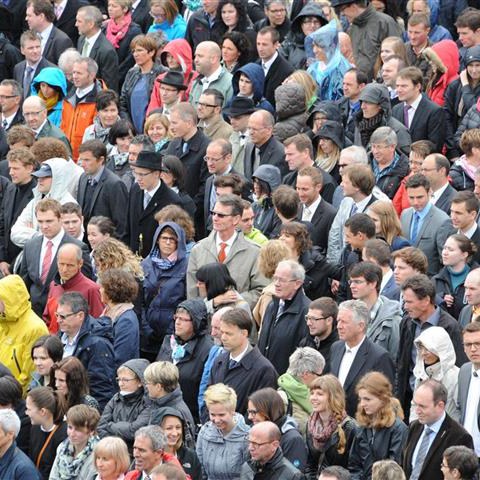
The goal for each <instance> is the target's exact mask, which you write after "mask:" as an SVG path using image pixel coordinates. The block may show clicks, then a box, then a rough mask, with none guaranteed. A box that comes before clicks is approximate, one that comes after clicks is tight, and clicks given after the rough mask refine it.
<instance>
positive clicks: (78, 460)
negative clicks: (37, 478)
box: [57, 435, 100, 480]
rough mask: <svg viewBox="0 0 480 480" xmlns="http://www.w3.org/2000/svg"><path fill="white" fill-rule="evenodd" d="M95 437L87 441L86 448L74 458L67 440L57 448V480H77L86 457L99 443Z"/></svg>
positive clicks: (72, 449)
mask: <svg viewBox="0 0 480 480" xmlns="http://www.w3.org/2000/svg"><path fill="white" fill-rule="evenodd" d="M99 440H100V439H99V438H98V437H97V436H96V435H95V436H92V437H90V438H89V439H88V442H87V445H86V447H85V448H84V449H83V450H82V451H81V452H80V453H79V454H78V455H77V456H76V457H74V456H73V455H74V453H75V450H74V448H73V445H72V444H71V443H70V440H69V439H68V438H67V439H66V440H64V441H63V442H62V443H61V444H60V446H59V447H58V452H57V459H58V472H57V473H58V478H60V480H77V479H78V478H80V477H79V475H80V470H82V468H83V466H84V465H85V462H86V461H87V460H88V457H89V456H90V455H92V454H93V449H94V448H95V445H96V444H97V443H98V442H99Z"/></svg>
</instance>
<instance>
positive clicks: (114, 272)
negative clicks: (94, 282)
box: [98, 268, 138, 304]
mask: <svg viewBox="0 0 480 480" xmlns="http://www.w3.org/2000/svg"><path fill="white" fill-rule="evenodd" d="M98 279H99V281H100V285H101V286H102V288H103V290H104V291H105V294H106V295H107V297H108V298H109V299H110V300H111V301H112V302H113V303H115V304H119V303H134V302H135V300H136V299H137V295H138V282H137V280H136V279H135V276H134V275H133V273H132V272H130V271H128V270H124V269H123V268H110V269H108V270H105V271H104V272H100V273H99V274H98Z"/></svg>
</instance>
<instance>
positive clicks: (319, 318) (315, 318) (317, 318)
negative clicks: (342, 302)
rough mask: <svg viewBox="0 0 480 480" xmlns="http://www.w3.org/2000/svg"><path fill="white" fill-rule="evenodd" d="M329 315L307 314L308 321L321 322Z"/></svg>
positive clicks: (306, 319)
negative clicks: (316, 315) (315, 315)
mask: <svg viewBox="0 0 480 480" xmlns="http://www.w3.org/2000/svg"><path fill="white" fill-rule="evenodd" d="M327 318H328V317H312V315H305V321H306V322H319V321H320V320H326V319H327Z"/></svg>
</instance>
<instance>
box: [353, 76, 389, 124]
mask: <svg viewBox="0 0 480 480" xmlns="http://www.w3.org/2000/svg"><path fill="white" fill-rule="evenodd" d="M388 96H389V93H388V89H387V87H386V86H385V85H382V84H373V83H368V84H367V85H365V88H363V90H362V91H361V92H360V95H359V97H358V98H359V100H360V108H361V110H362V113H363V118H364V119H371V118H378V117H379V116H381V115H383V114H384V113H386V112H385V109H386V108H387V104H386V99H387V98H388Z"/></svg>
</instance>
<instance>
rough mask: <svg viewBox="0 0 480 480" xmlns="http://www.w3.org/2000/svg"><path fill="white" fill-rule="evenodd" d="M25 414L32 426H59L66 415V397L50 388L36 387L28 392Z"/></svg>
mask: <svg viewBox="0 0 480 480" xmlns="http://www.w3.org/2000/svg"><path fill="white" fill-rule="evenodd" d="M25 403H26V410H25V413H26V414H27V415H28V416H29V417H30V422H31V423H32V425H40V426H48V428H50V427H51V422H53V423H54V424H55V425H59V424H60V423H61V422H62V421H63V417H64V415H65V413H66V402H65V397H64V396H63V395H62V394H59V393H58V392H57V391H55V390H53V389H51V388H50V387H36V388H32V390H30V391H29V392H28V395H27V398H26V402H25Z"/></svg>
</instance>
